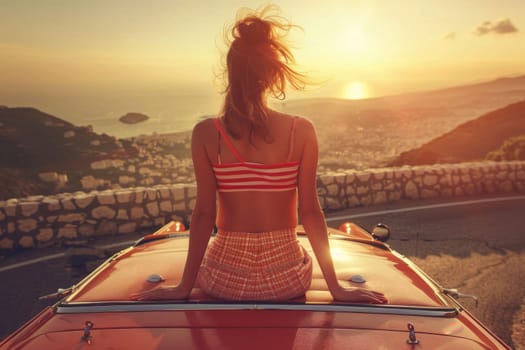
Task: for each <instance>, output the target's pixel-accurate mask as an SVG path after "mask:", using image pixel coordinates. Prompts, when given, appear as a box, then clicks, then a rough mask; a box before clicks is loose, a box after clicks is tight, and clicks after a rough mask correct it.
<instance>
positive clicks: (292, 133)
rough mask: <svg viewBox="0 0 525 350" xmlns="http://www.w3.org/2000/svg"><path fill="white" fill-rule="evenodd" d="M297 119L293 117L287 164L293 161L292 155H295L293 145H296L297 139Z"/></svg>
mask: <svg viewBox="0 0 525 350" xmlns="http://www.w3.org/2000/svg"><path fill="white" fill-rule="evenodd" d="M297 119H298V118H297V117H293V121H292V127H291V130H290V143H289V144H288V157H287V158H286V161H287V162H290V161H291V160H292V153H293V145H294V143H295V142H294V139H295V126H296V124H297Z"/></svg>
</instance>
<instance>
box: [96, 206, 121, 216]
mask: <svg viewBox="0 0 525 350" xmlns="http://www.w3.org/2000/svg"><path fill="white" fill-rule="evenodd" d="M116 214H117V213H116V211H115V209H113V208H110V207H108V206H101V207H97V208H95V209H93V210H92V211H91V216H92V217H93V218H95V219H113V218H114V217H115V216H116Z"/></svg>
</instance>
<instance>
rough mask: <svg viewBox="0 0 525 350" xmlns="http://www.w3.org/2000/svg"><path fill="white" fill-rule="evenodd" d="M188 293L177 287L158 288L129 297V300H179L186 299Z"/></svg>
mask: <svg viewBox="0 0 525 350" xmlns="http://www.w3.org/2000/svg"><path fill="white" fill-rule="evenodd" d="M189 294H190V292H188V291H187V290H186V289H183V288H180V287H179V286H158V287H155V288H153V289H150V290H146V291H143V292H140V293H133V294H131V295H130V298H131V300H181V299H187V298H188V296H189Z"/></svg>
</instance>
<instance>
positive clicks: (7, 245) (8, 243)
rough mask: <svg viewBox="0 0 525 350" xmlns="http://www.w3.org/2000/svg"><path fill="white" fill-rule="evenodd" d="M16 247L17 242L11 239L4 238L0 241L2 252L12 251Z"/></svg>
mask: <svg viewBox="0 0 525 350" xmlns="http://www.w3.org/2000/svg"><path fill="white" fill-rule="evenodd" d="M14 246H15V242H14V241H13V240H12V239H10V238H3V239H2V240H0V250H11V249H13V247H14Z"/></svg>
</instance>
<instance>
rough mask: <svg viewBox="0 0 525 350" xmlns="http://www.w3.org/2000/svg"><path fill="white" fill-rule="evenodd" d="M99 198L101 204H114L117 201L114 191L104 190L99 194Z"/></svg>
mask: <svg viewBox="0 0 525 350" xmlns="http://www.w3.org/2000/svg"><path fill="white" fill-rule="evenodd" d="M97 200H98V202H99V203H100V204H101V205H113V204H115V203H117V200H116V198H115V194H114V193H113V192H104V193H101V194H99V195H97Z"/></svg>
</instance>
